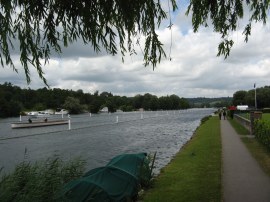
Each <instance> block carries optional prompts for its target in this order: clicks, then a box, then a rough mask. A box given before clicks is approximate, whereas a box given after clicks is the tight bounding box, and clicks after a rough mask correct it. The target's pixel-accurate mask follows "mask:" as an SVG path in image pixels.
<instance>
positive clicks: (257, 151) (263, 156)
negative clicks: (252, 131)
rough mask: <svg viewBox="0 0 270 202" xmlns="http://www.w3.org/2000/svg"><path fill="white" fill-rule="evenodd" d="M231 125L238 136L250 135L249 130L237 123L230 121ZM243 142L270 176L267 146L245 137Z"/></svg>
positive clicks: (269, 154) (269, 156)
mask: <svg viewBox="0 0 270 202" xmlns="http://www.w3.org/2000/svg"><path fill="white" fill-rule="evenodd" d="M263 118H264V117H263ZM230 123H231V125H232V126H233V128H234V129H235V130H236V132H237V133H238V134H240V135H247V134H249V132H248V130H247V129H246V128H244V127H243V126H242V125H241V124H239V123H238V122H237V121H235V120H230ZM241 140H242V141H243V142H244V144H245V145H246V147H247V148H248V150H249V151H250V153H251V155H252V156H253V157H254V158H255V159H256V161H257V162H258V163H259V165H260V166H261V168H262V169H263V170H264V172H265V173H266V174H268V175H269V176H270V151H269V150H268V149H267V148H266V146H265V145H263V144H262V143H260V142H259V141H258V140H257V139H256V138H255V137H253V138H250V137H245V136H243V137H242V138H241Z"/></svg>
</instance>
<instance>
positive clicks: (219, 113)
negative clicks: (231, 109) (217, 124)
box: [218, 110, 222, 120]
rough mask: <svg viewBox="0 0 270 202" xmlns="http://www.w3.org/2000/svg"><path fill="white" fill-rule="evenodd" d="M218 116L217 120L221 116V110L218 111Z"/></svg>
mask: <svg viewBox="0 0 270 202" xmlns="http://www.w3.org/2000/svg"><path fill="white" fill-rule="evenodd" d="M218 116H219V120H221V116H222V111H221V110H219V112H218Z"/></svg>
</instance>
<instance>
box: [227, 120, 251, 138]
mask: <svg viewBox="0 0 270 202" xmlns="http://www.w3.org/2000/svg"><path fill="white" fill-rule="evenodd" d="M228 121H229V122H230V124H231V125H232V127H233V128H234V130H235V131H236V133H237V134H239V135H249V134H250V133H249V131H248V129H246V128H245V127H244V126H242V125H241V124H239V123H238V122H237V121H236V120H235V119H228Z"/></svg>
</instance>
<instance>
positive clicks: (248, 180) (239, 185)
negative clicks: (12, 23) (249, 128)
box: [221, 120, 270, 202]
mask: <svg viewBox="0 0 270 202" xmlns="http://www.w3.org/2000/svg"><path fill="white" fill-rule="evenodd" d="M221 136H222V155H223V179H222V181H223V200H224V202H270V177H269V176H267V175H266V174H265V173H264V172H263V171H262V169H261V168H260V166H259V165H258V163H257V162H256V160H255V159H254V158H253V157H252V156H251V154H250V153H249V151H248V150H247V148H246V147H245V145H244V144H243V142H242V141H241V139H240V136H239V135H238V134H237V133H236V132H235V130H234V129H233V128H232V126H231V125H230V123H229V122H228V121H227V120H221Z"/></svg>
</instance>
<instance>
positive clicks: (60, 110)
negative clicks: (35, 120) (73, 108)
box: [54, 108, 69, 115]
mask: <svg viewBox="0 0 270 202" xmlns="http://www.w3.org/2000/svg"><path fill="white" fill-rule="evenodd" d="M68 113H69V111H68V110H66V109H60V108H57V109H56V110H55V113H54V114H63V115H65V114H68Z"/></svg>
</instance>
